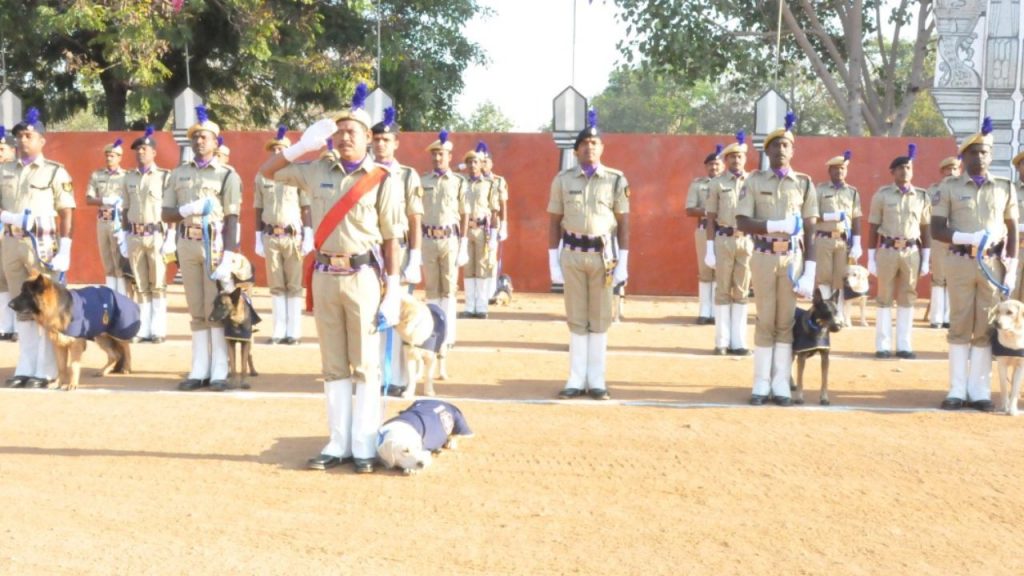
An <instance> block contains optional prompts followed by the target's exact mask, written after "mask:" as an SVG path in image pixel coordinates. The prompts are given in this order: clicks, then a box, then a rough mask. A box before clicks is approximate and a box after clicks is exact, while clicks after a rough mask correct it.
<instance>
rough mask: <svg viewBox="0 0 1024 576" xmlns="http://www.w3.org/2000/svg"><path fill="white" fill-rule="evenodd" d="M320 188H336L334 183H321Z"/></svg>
mask: <svg viewBox="0 0 1024 576" xmlns="http://www.w3.org/2000/svg"><path fill="white" fill-rule="evenodd" d="M320 187H321V188H334V183H333V182H321V183H320Z"/></svg>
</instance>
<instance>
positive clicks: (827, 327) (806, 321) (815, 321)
mask: <svg viewBox="0 0 1024 576" xmlns="http://www.w3.org/2000/svg"><path fill="white" fill-rule="evenodd" d="M794 316H795V318H794V320H795V321H794V323H793V359H794V360H795V361H796V383H795V384H794V383H793V382H792V380H791V381H790V388H791V389H792V390H793V403H794V404H803V403H804V367H805V365H806V364H807V359H808V358H810V357H811V356H814V355H815V354H819V355H820V356H821V396H820V398H819V402H820V403H821V405H822V406H828V405H829V399H828V352H829V349H830V348H831V344H830V343H829V334H830V333H832V332H839V330H841V329H842V323H841V322H840V319H839V291H838V290H836V291H835V292H834V293H833V294H832V297H831V298H822V297H821V292H820V291H819V290H817V289H815V290H814V303H813V304H812V305H811V309H810V310H804V309H802V308H797V309H796V313H795V314H794Z"/></svg>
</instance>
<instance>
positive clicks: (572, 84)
mask: <svg viewBox="0 0 1024 576" xmlns="http://www.w3.org/2000/svg"><path fill="white" fill-rule="evenodd" d="M569 78H570V79H571V80H572V81H571V82H569V85H570V86H575V85H576V0H572V71H571V72H570V74H569Z"/></svg>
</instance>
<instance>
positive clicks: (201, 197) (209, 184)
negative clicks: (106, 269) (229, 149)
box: [163, 106, 242, 391]
mask: <svg viewBox="0 0 1024 576" xmlns="http://www.w3.org/2000/svg"><path fill="white" fill-rule="evenodd" d="M196 117H197V120H198V121H197V122H196V123H195V124H194V125H192V126H191V127H190V128H189V129H188V138H189V140H191V141H192V150H193V152H194V154H195V157H194V158H193V159H191V160H189V161H188V162H185V163H184V164H182V165H181V166H178V167H177V168H175V169H174V171H173V172H171V175H170V190H168V191H167V192H165V193H164V199H163V219H164V221H165V222H167V223H169V224H177V223H180V224H179V225H178V232H179V234H178V235H179V236H180V239H179V240H178V241H179V242H180V243H179V244H177V250H178V266H179V268H180V269H181V280H182V283H183V284H184V286H185V300H186V302H187V303H188V311H189V315H190V316H191V317H192V321H191V326H190V327H191V329H192V369H191V371H190V372H189V374H188V377H187V378H186V379H185V380H183V381H182V382H181V383H180V384H178V389H179V390H186V391H189V390H197V389H199V388H202V387H203V386H207V385H208V386H210V387H211V388H212V389H214V390H225V389H227V386H228V382H227V377H228V349H227V340H226V339H225V335H224V327H223V325H221V324H219V323H212V322H210V321H209V318H210V314H211V313H212V312H213V302H214V299H215V298H216V297H217V294H218V287H217V283H218V282H220V283H221V284H222V285H223V284H227V283H230V281H231V271H232V269H233V268H234V266H235V255H236V254H238V215H239V213H240V210H241V207H242V182H241V179H240V178H239V177H238V173H237V172H235V171H234V170H233V169H231V168H230V167H227V166H224V165H223V164H221V163H220V161H219V160H217V158H216V154H217V136H218V135H220V126H218V125H217V124H216V123H215V122H213V121H212V120H210V119H209V118H208V117H207V111H206V108H205V107H203V106H198V107H196Z"/></svg>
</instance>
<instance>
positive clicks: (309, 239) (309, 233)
mask: <svg viewBox="0 0 1024 576" xmlns="http://www.w3.org/2000/svg"><path fill="white" fill-rule="evenodd" d="M312 251H313V229H312V228H310V227H309V226H306V227H305V228H303V229H302V255H303V256H305V255H306V254H309V253H310V252H312Z"/></svg>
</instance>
